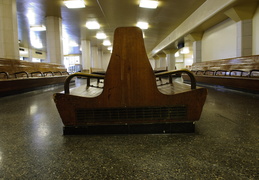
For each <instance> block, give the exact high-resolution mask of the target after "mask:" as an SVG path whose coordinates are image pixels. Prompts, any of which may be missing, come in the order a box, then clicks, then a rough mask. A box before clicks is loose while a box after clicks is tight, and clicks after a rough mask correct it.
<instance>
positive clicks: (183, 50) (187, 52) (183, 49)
mask: <svg viewBox="0 0 259 180" xmlns="http://www.w3.org/2000/svg"><path fill="white" fill-rule="evenodd" d="M180 53H181V54H189V53H190V49H189V47H184V48H182V49H181V50H180Z"/></svg>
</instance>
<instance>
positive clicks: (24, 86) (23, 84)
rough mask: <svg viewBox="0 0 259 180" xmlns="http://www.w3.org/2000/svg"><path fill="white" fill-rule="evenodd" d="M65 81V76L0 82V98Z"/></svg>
mask: <svg viewBox="0 0 259 180" xmlns="http://www.w3.org/2000/svg"><path fill="white" fill-rule="evenodd" d="M65 79H66V76H60V77H57V76H55V77H44V78H26V79H10V80H8V79H6V80H1V81H0V87H1V88H0V97H2V96H7V95H12V94H17V93H21V92H25V91H30V90H33V89H35V88H39V87H43V86H48V85H54V84H60V83H62V84H63V83H64V82H65Z"/></svg>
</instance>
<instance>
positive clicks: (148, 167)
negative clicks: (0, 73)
mask: <svg viewBox="0 0 259 180" xmlns="http://www.w3.org/2000/svg"><path fill="white" fill-rule="evenodd" d="M60 91H63V86H56V87H51V88H45V89H42V90H36V91H33V92H27V93H23V94H19V95H13V96H7V97H2V98H0V179H4V180H5V179H8V180H9V179H26V180H27V179H37V180H39V179H42V180H45V179H47V180H49V179H55V180H56V179H93V180H103V179H111V180H113V179H126V180H128V179H129V180H131V179H132V180H138V179H139V180H144V179H145V180H157V179H161V180H163V179H165V180H167V179H168V180H169V179H170V180H174V179H176V180H178V179H180V180H181V179H183V180H185V179H187V180H189V179H204V180H208V179H227V180H230V179H231V180H232V179H242V180H246V179H247V180H248V179H249V180H250V179H254V180H256V179H259V95H256V94H249V93H243V92H239V91H234V90H226V89H224V88H222V87H208V91H209V94H208V97H207V100H206V104H205V106H204V110H203V113H202V116H201V119H200V121H198V122H197V123H196V133H194V134H136V135H91V136H86V135H81V136H80V135H70V136H64V135H63V134H62V127H63V125H62V122H61V119H60V117H59V114H58V112H57V110H56V107H55V104H54V102H53V99H52V95H53V93H55V92H60Z"/></svg>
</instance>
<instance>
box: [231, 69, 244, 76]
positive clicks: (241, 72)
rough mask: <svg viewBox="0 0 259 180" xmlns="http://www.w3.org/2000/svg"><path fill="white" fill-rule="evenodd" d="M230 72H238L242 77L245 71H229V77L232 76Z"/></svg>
mask: <svg viewBox="0 0 259 180" xmlns="http://www.w3.org/2000/svg"><path fill="white" fill-rule="evenodd" d="M232 72H240V76H242V75H243V72H245V71H243V70H238V69H233V70H231V71H230V72H229V76H231V75H232Z"/></svg>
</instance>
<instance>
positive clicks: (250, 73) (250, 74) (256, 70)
mask: <svg viewBox="0 0 259 180" xmlns="http://www.w3.org/2000/svg"><path fill="white" fill-rule="evenodd" d="M253 72H258V73H259V69H252V70H251V71H250V72H249V75H248V77H253Z"/></svg>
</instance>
